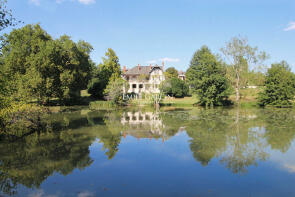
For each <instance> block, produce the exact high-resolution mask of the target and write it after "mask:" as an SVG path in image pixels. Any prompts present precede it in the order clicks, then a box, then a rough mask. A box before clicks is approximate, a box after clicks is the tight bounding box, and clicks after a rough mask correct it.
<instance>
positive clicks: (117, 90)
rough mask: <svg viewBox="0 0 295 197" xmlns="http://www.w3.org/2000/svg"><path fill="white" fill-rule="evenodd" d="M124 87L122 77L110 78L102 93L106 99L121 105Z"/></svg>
mask: <svg viewBox="0 0 295 197" xmlns="http://www.w3.org/2000/svg"><path fill="white" fill-rule="evenodd" d="M124 86H125V88H126V82H125V80H124V79H122V78H116V79H112V80H111V81H110V82H109V83H108V85H107V87H106V89H105V90H104V94H105V96H106V98H107V99H108V100H110V101H111V102H113V103H114V104H117V105H123V104H124V100H123V87H124Z"/></svg>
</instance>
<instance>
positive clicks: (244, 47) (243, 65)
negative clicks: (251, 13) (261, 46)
mask: <svg viewBox="0 0 295 197" xmlns="http://www.w3.org/2000/svg"><path fill="white" fill-rule="evenodd" d="M221 51H222V53H223V54H224V55H225V56H226V57H227V59H228V61H229V62H230V65H229V67H228V73H229V74H228V75H229V76H230V77H229V79H231V82H232V83H233V84H234V86H235V90H236V101H237V102H239V99H240V88H241V87H243V86H246V85H247V79H248V73H249V66H250V64H252V66H254V67H260V66H263V64H262V63H263V61H264V60H265V59H267V58H268V55H266V53H265V52H258V49H257V47H251V46H250V45H249V44H248V40H247V39H246V38H240V37H234V38H232V39H231V40H230V41H229V42H228V43H227V44H226V46H225V47H224V48H222V49H221ZM253 69H254V68H253Z"/></svg>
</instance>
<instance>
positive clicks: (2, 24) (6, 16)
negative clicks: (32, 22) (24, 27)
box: [0, 0, 20, 31]
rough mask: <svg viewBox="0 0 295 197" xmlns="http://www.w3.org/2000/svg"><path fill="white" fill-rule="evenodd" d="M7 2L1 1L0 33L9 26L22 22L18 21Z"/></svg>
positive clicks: (5, 0)
mask: <svg viewBox="0 0 295 197" xmlns="http://www.w3.org/2000/svg"><path fill="white" fill-rule="evenodd" d="M6 4H7V0H0V31H2V30H3V29H5V28H6V27H9V26H15V25H16V24H17V23H19V22H20V21H17V20H16V19H15V18H14V17H13V16H12V13H11V10H9V9H8V8H7V6H6Z"/></svg>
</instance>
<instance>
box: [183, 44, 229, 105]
mask: <svg viewBox="0 0 295 197" xmlns="http://www.w3.org/2000/svg"><path fill="white" fill-rule="evenodd" d="M186 77H187V82H188V84H189V85H190V86H191V88H192V90H193V92H194V93H197V95H198V96H199V99H200V104H201V105H205V106H213V105H223V104H225V102H226V100H227V98H228V96H229V94H230V86H229V83H228V80H227V78H226V77H225V69H224V68H223V67H222V64H221V62H220V61H218V60H217V58H216V57H215V55H213V54H212V53H211V51H210V50H209V49H208V47H207V46H203V47H202V48H201V49H199V50H198V51H196V52H195V54H194V56H193V58H192V60H191V63H190V67H189V69H188V70H187V72H186Z"/></svg>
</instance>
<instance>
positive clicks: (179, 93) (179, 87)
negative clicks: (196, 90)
mask: <svg viewBox="0 0 295 197" xmlns="http://www.w3.org/2000/svg"><path fill="white" fill-rule="evenodd" d="M160 89H161V90H162V91H163V93H165V94H166V95H169V96H173V97H176V98H181V97H184V96H187V95H188V91H189V87H188V85H187V84H186V83H185V82H184V81H182V80H181V79H178V78H175V77H174V78H169V79H166V80H165V81H164V82H162V83H161V85H160Z"/></svg>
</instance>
